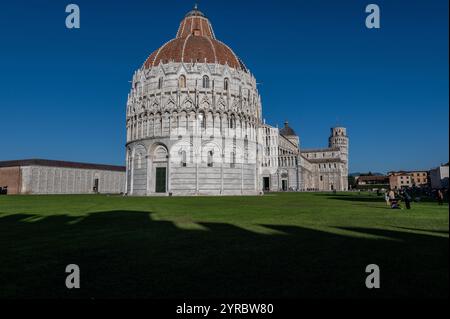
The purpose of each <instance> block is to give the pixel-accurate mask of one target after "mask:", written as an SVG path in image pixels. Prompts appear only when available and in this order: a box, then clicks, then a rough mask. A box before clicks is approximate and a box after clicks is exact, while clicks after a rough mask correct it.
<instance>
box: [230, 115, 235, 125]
mask: <svg viewBox="0 0 450 319" xmlns="http://www.w3.org/2000/svg"><path fill="white" fill-rule="evenodd" d="M230 128H236V119H235V118H234V115H233V116H231V117H230Z"/></svg>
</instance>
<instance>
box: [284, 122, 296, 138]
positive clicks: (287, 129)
mask: <svg viewBox="0 0 450 319" xmlns="http://www.w3.org/2000/svg"><path fill="white" fill-rule="evenodd" d="M280 134H281V135H284V136H297V134H295V131H294V130H293V129H292V127H290V126H289V123H288V122H287V121H286V122H284V127H283V128H282V129H281V130H280Z"/></svg>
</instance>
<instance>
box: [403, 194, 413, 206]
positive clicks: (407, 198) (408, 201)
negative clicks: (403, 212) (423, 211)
mask: <svg viewBox="0 0 450 319" xmlns="http://www.w3.org/2000/svg"><path fill="white" fill-rule="evenodd" d="M403 200H404V201H405V206H406V209H411V196H409V194H408V192H407V191H404V192H403Z"/></svg>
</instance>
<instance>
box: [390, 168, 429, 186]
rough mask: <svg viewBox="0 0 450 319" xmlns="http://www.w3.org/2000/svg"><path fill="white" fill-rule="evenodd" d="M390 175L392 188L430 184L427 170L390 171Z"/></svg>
mask: <svg viewBox="0 0 450 319" xmlns="http://www.w3.org/2000/svg"><path fill="white" fill-rule="evenodd" d="M388 176H389V186H390V188H391V189H401V188H403V187H413V186H417V187H421V186H426V185H427V184H428V172H426V171H410V172H405V171H399V172H389V174H388Z"/></svg>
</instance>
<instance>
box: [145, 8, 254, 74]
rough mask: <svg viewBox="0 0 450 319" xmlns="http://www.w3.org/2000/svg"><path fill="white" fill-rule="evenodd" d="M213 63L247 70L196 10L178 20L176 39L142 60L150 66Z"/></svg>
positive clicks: (146, 66)
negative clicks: (172, 63)
mask: <svg viewBox="0 0 450 319" xmlns="http://www.w3.org/2000/svg"><path fill="white" fill-rule="evenodd" d="M169 62H184V63H196V62H198V63H217V64H222V65H225V64H227V65H229V66H230V67H231V68H234V69H237V70H243V71H245V72H247V69H246V67H245V65H244V63H243V62H242V61H241V60H240V59H239V58H238V57H237V55H236V54H235V53H234V52H233V50H231V49H230V48H229V47H228V46H227V45H226V44H224V43H222V42H220V41H219V40H217V39H216V36H215V34H214V31H213V28H212V26H211V23H210V22H209V20H208V18H206V17H205V15H204V14H203V13H202V12H200V11H199V10H197V9H194V10H192V11H191V12H189V13H188V14H187V15H186V17H185V18H184V19H183V21H181V23H180V26H179V28H178V32H177V35H176V38H175V39H173V40H170V41H168V42H167V43H166V44H164V45H163V46H162V47H160V48H159V49H158V50H156V51H154V52H153V53H152V54H151V55H150V56H149V57H148V58H147V60H146V61H145V63H144V67H145V68H151V67H153V66H156V65H159V64H160V63H163V64H165V63H169Z"/></svg>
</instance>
